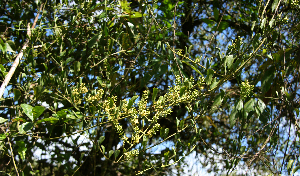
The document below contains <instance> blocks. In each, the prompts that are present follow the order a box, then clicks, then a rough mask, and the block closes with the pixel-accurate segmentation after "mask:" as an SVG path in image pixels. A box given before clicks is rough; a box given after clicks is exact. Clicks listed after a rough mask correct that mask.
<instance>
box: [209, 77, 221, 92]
mask: <svg viewBox="0 0 300 176" xmlns="http://www.w3.org/2000/svg"><path fill="white" fill-rule="evenodd" d="M218 83H219V81H217V78H214V79H213V81H212V84H211V85H210V89H215V88H216V86H217V85H218Z"/></svg>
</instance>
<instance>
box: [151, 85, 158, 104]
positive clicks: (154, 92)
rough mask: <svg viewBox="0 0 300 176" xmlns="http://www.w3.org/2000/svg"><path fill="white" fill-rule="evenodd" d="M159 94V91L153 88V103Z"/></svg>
mask: <svg viewBox="0 0 300 176" xmlns="http://www.w3.org/2000/svg"><path fill="white" fill-rule="evenodd" d="M157 93H158V89H157V88H153V94H152V101H153V102H155V99H156V96H157Z"/></svg>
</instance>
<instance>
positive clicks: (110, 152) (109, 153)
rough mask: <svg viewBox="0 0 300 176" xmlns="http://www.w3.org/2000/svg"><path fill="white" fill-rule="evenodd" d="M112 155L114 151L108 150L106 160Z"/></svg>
mask: <svg viewBox="0 0 300 176" xmlns="http://www.w3.org/2000/svg"><path fill="white" fill-rule="evenodd" d="M112 154H114V151H113V150H110V151H109V152H108V158H110V157H111V155H112Z"/></svg>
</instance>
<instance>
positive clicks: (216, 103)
mask: <svg viewBox="0 0 300 176" xmlns="http://www.w3.org/2000/svg"><path fill="white" fill-rule="evenodd" d="M224 95H225V92H224V90H222V89H221V92H220V93H219V94H218V95H217V96H216V98H215V100H214V103H213V107H214V106H220V105H221V104H222V101H223V98H224Z"/></svg>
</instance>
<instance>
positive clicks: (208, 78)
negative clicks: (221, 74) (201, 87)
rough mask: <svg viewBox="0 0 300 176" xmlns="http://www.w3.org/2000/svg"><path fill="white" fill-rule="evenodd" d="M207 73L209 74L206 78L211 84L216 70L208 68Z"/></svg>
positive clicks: (208, 83) (207, 82)
mask: <svg viewBox="0 0 300 176" xmlns="http://www.w3.org/2000/svg"><path fill="white" fill-rule="evenodd" d="M206 74H207V76H206V78H205V82H206V84H207V85H210V84H211V81H212V79H213V75H214V71H213V70H212V69H208V70H207V73H206Z"/></svg>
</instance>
